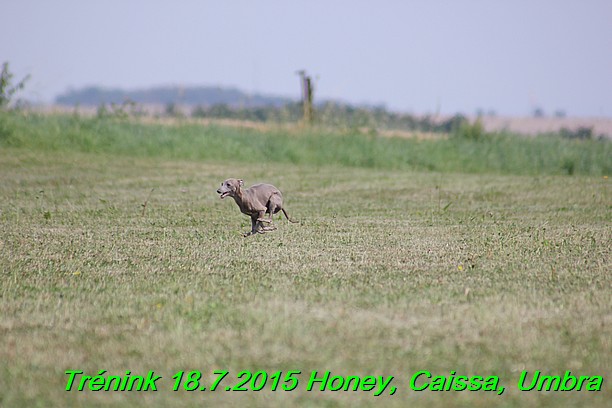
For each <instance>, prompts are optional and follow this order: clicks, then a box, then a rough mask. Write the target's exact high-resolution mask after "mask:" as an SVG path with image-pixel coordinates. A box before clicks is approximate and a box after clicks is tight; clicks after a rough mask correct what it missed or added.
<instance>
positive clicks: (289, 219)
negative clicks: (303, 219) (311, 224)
mask: <svg viewBox="0 0 612 408" xmlns="http://www.w3.org/2000/svg"><path fill="white" fill-rule="evenodd" d="M281 210H282V211H283V214H285V217H287V221H289V222H292V223H294V224H297V223H299V221H295V220H292V219H291V218H290V217H289V214H287V211H285V209H284V208H281Z"/></svg>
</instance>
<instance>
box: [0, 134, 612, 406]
mask: <svg viewBox="0 0 612 408" xmlns="http://www.w3.org/2000/svg"><path fill="white" fill-rule="evenodd" d="M12 137H14V134H13V136H12ZM126 137H128V136H127V135H126ZM116 143H119V142H116ZM112 146H115V144H113V145H112ZM236 148H237V149H241V150H242V149H245V146H236ZM109 149H110V148H109ZM109 149H106V150H104V149H103V151H91V152H82V151H80V149H69V148H64V147H58V148H57V149H53V150H50V149H49V148H48V147H45V146H42V147H32V146H28V147H24V146H22V147H6V146H5V147H3V148H0V197H2V200H1V201H0V231H2V232H1V235H0V253H1V255H0V271H1V273H2V276H1V280H0V310H1V314H0V405H2V406H8V407H12V406H41V407H42V406H44V407H48V406H84V405H86V406H196V405H197V406H202V405H221V406H262V407H273V406H279V407H282V406H374V405H381V404H382V405H384V406H397V407H400V406H401V407H404V406H425V407H428V406H431V407H434V406H449V407H473V406H476V407H479V406H481V407H488V406H516V407H525V406H567V407H574V406H592V407H598V406H601V407H603V406H608V403H609V401H610V399H611V398H612V392H611V389H610V383H609V381H610V380H611V379H612V369H611V367H612V358H611V356H612V347H611V340H610V339H611V338H612V330H611V329H610V324H611V323H612V320H611V317H612V314H611V310H612V309H611V306H612V290H611V289H612V287H611V286H612V285H611V280H610V271H611V270H612V268H611V267H612V262H611V253H610V248H611V247H612V237H611V226H612V223H611V221H612V219H611V218H612V217H611V214H612V213H611V210H612V207H611V204H612V194H611V186H610V182H611V181H610V179H608V178H607V177H604V176H602V175H599V174H598V175H590V176H571V177H570V176H560V175H554V174H553V175H538V174H528V175H515V174H486V172H481V173H477V174H469V173H462V172H452V171H449V172H444V173H442V172H436V171H425V170H423V169H413V168H409V166H408V167H401V168H385V167H384V166H373V167H370V168H366V167H363V166H357V165H345V164H341V163H340V164H339V163H335V164H334V163H333V162H332V163H331V164H325V163H317V164H316V165H313V164H312V163H299V161H298V163H286V162H282V161H281V162H278V161H277V160H274V159H270V160H260V161H259V162H250V163H243V162H242V161H240V160H214V158H206V159H202V160H196V158H182V157H179V158H176V157H170V156H172V155H171V154H153V155H146V154H143V155H137V154H133V153H129V152H128V153H125V154H122V155H119V156H116V155H110V154H109V152H108V151H109ZM157 149H160V151H161V152H162V153H163V152H166V153H167V152H168V150H164V148H163V147H159V146H158V147H157ZM211 149H213V150H214V149H215V147H214V146H212V147H211ZM110 150H112V149H110ZM111 153H112V152H111ZM210 153H211V155H212V153H213V152H210ZM474 159H477V157H475V158H474ZM330 162H331V161H330ZM604 164H605V163H604ZM600 167H601V166H600ZM502 173H503V172H502ZM227 177H241V178H243V179H245V182H246V184H247V185H250V184H252V183H255V182H258V181H266V182H271V183H273V184H275V185H277V186H278V187H279V188H280V189H281V190H282V191H283V192H284V195H285V203H286V208H287V209H288V211H289V213H290V215H292V216H293V217H294V218H296V219H298V220H300V221H301V222H300V224H289V223H287V222H285V221H284V220H281V219H280V218H279V219H277V220H276V224H277V226H278V230H276V231H274V232H272V233H267V234H263V235H257V236H253V237H250V238H243V237H242V235H241V233H242V232H244V231H246V230H248V229H249V227H250V222H249V220H248V218H247V217H246V216H244V215H242V214H240V213H239V211H238V208H237V206H236V205H235V204H234V203H233V201H230V200H220V199H219V198H218V196H217V194H216V193H215V190H216V188H217V187H218V185H219V183H220V182H221V181H222V180H223V179H225V178H227ZM145 202H146V207H144V206H143V204H144V203H145ZM66 370H83V371H85V372H86V373H88V374H90V375H96V374H97V373H98V372H99V371H101V370H106V372H107V374H108V375H119V374H122V373H125V371H126V370H130V371H131V372H132V373H133V374H146V373H147V372H148V371H149V370H155V373H156V374H157V375H161V376H163V380H160V381H158V382H157V384H158V386H159V388H160V389H159V391H157V392H141V393H138V392H92V391H83V392H77V391H71V392H67V391H65V387H66V382H67V379H68V376H67V375H65V371H66ZM180 370H184V371H191V370H198V371H201V372H202V373H203V374H204V375H205V376H206V382H209V381H210V379H211V374H212V372H213V371H214V370H229V372H230V375H229V377H228V383H227V384H228V385H233V384H235V383H236V382H237V380H236V375H237V374H238V373H239V372H240V371H242V370H251V371H253V372H255V371H258V370H264V371H266V372H268V374H272V373H273V372H276V371H279V370H282V371H287V370H300V371H301V372H302V374H301V376H300V377H299V378H300V384H299V386H298V388H297V389H296V390H294V391H292V392H284V391H276V392H272V391H270V390H269V386H267V387H266V388H264V390H262V391H260V392H253V391H248V392H242V393H240V392H225V391H217V392H208V391H207V392H186V391H179V392H173V391H172V386H173V383H174V380H172V379H171V377H172V376H173V375H174V374H175V373H176V372H177V371H180ZM327 370H330V371H332V373H333V374H338V375H344V376H349V375H361V376H365V375H384V376H389V375H392V376H394V377H395V379H394V380H393V385H394V386H396V387H397V389H398V391H397V392H396V394H395V395H393V396H387V395H383V396H380V397H374V396H372V395H371V393H365V392H352V391H351V392H343V391H339V392H329V391H327V392H320V391H311V392H307V391H306V385H307V382H308V378H309V376H310V373H311V372H312V371H318V372H319V373H321V372H324V371H327ZM420 370H428V371H431V372H432V373H433V374H435V375H447V376H448V375H449V373H450V371H456V372H457V374H458V375H460V374H463V375H482V376H489V375H496V376H498V377H499V378H500V382H501V384H502V385H503V386H504V387H505V389H506V391H505V392H504V394H503V395H501V396H497V395H495V394H494V393H487V392H470V391H463V392H430V391H422V392H415V391H412V390H411V389H410V388H409V380H410V377H411V376H412V375H413V374H414V373H416V372H417V371H420ZM523 370H528V371H529V372H530V373H531V372H534V371H535V370H541V371H543V372H544V373H546V374H550V375H563V374H564V373H565V371H566V370H570V371H571V372H572V373H573V374H575V375H600V376H603V377H604V379H605V380H604V386H603V389H602V391H601V392H586V391H582V392H575V391H574V392H537V391H531V392H521V391H518V389H517V382H518V378H519V375H520V373H521V371H523ZM224 386H225V383H224Z"/></svg>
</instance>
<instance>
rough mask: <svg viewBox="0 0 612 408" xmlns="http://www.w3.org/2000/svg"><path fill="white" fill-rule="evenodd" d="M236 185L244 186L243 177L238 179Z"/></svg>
mask: <svg viewBox="0 0 612 408" xmlns="http://www.w3.org/2000/svg"><path fill="white" fill-rule="evenodd" d="M238 185H239V186H241V187H242V186H244V180H243V179H238Z"/></svg>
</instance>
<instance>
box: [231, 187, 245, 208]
mask: <svg viewBox="0 0 612 408" xmlns="http://www.w3.org/2000/svg"><path fill="white" fill-rule="evenodd" d="M232 197H234V201H236V204H238V206H239V207H240V208H242V197H243V195H242V189H241V188H240V187H238V188H237V189H236V192H235V193H234V194H233V195H232Z"/></svg>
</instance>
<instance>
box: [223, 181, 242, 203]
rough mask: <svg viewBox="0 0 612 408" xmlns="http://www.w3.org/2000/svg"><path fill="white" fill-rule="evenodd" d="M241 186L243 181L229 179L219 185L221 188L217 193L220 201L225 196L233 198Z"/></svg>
mask: <svg viewBox="0 0 612 408" xmlns="http://www.w3.org/2000/svg"><path fill="white" fill-rule="evenodd" d="M243 184H244V181H242V180H240V179H235V178H229V179H227V180H225V181H224V182H223V183H221V187H219V188H218V189H217V193H218V194H221V199H223V198H225V197H227V196H230V197H234V196H235V195H236V192H237V191H238V190H240V187H242V186H243Z"/></svg>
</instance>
